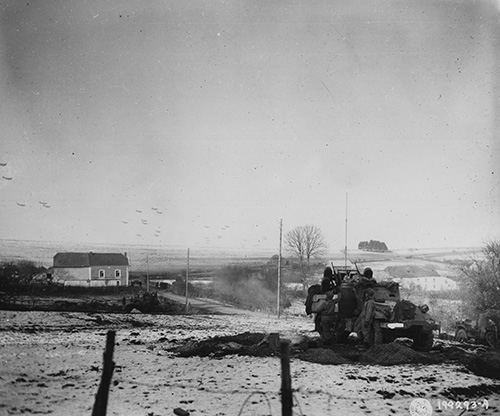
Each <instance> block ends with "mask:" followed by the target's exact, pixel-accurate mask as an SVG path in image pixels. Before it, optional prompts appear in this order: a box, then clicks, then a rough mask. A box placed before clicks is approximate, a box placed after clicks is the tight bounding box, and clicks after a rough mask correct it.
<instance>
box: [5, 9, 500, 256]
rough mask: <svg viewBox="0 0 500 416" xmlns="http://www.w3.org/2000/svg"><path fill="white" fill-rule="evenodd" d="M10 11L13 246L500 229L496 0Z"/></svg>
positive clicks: (274, 241)
mask: <svg viewBox="0 0 500 416" xmlns="http://www.w3.org/2000/svg"><path fill="white" fill-rule="evenodd" d="M0 5H1V9H0V13H1V14H0V19H1V20H0V29H1V30H0V97H1V100H0V138H1V139H0V162H1V163H2V164H4V163H7V165H6V166H3V167H0V176H2V178H1V179H0V214H1V217H0V238H9V239H10V238H14V239H33V240H51V241H52V240H58V241H60V240H68V241H77V242H103V243H140V244H158V245H164V246H167V245H177V246H186V247H187V246H191V247H202V246H205V247H236V248H248V249H256V248H273V247H277V246H278V238H279V219H280V218H283V221H284V231H285V232H286V231H288V230H290V229H291V228H293V227H295V226H297V225H303V224H314V225H317V226H318V227H319V228H320V229H321V230H322V232H323V234H324V235H325V237H326V239H327V241H328V243H329V246H330V248H331V250H332V251H333V250H336V249H338V248H342V247H343V245H344V221H345V218H344V216H345V196H346V192H348V194H349V204H348V206H349V245H350V246H355V245H357V243H358V241H360V240H366V239H378V240H383V241H385V242H386V243H387V244H388V246H389V247H390V248H407V247H450V246H457V247H459V246H477V245H481V244H483V243H484V242H485V241H488V240H490V239H492V238H500V172H499V171H498V166H500V143H499V140H500V139H499V127H500V123H499V117H500V116H499V114H500V113H499V106H498V104H499V82H498V81H499V74H500V71H499V69H500V68H499V64H500V57H499V53H500V14H499V9H498V7H497V3H495V2H494V1H482V2H481V1H475V2H472V1H445V0H443V1H419V2H407V1H392V2H391V1H370V2H367V1H364V0H363V1H359V2H356V1H348V2H347V1H345V2H340V1H332V0H325V1H312V2H311V1H302V2H300V1H296V2H292V1H212V0H210V1H190V2H179V1H171V2H169V1H163V0H162V1H148V2H143V1H131V0H128V1H120V2H113V1H104V0H94V1H77V0H60V1H59V0H53V1H49V0H43V1H42V0H28V1H24V2H21V1H18V0H11V1H5V0H2V1H1V2H0ZM5 178H12V179H5ZM40 202H45V203H46V204H45V205H46V206H44V205H42V204H41V203H40ZM21 205H25V206H21ZM48 206H50V208H49V207H48ZM153 208H155V209H153ZM136 210H139V211H142V212H137V211H136ZM125 222H126V223H125Z"/></svg>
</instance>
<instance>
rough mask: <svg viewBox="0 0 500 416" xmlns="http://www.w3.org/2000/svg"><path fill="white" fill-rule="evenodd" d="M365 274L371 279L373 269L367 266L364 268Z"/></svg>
mask: <svg viewBox="0 0 500 416" xmlns="http://www.w3.org/2000/svg"><path fill="white" fill-rule="evenodd" d="M363 276H365V277H368V278H369V279H371V278H372V277H373V270H372V269H370V268H369V267H366V268H365V269H364V270H363Z"/></svg>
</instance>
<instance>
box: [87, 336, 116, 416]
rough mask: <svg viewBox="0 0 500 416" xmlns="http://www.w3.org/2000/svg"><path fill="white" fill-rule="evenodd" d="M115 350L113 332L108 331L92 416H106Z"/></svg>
mask: <svg viewBox="0 0 500 416" xmlns="http://www.w3.org/2000/svg"><path fill="white" fill-rule="evenodd" d="M114 349H115V331H108V333H107V334H106V349H105V350H104V354H103V366H102V376H101V383H100V384H99V389H98V390H97V394H96V396H95V401H94V408H93V409H92V416H106V409H107V407H108V393H109V386H110V384H111V378H112V377H113V370H114V369H115V363H114V361H113V351H114Z"/></svg>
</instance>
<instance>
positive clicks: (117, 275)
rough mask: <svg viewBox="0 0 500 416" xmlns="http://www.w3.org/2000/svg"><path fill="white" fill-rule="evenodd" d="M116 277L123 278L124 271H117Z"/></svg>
mask: <svg viewBox="0 0 500 416" xmlns="http://www.w3.org/2000/svg"><path fill="white" fill-rule="evenodd" d="M115 277H117V278H118V277H122V271H121V270H120V269H116V270H115Z"/></svg>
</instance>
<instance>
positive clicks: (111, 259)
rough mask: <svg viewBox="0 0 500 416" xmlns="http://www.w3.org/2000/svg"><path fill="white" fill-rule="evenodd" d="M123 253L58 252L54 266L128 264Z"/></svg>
mask: <svg viewBox="0 0 500 416" xmlns="http://www.w3.org/2000/svg"><path fill="white" fill-rule="evenodd" d="M128 265H129V263H128V258H127V256H126V255H125V254H122V253H92V252H90V253H57V254H56V255H55V256H54V267H90V266H128Z"/></svg>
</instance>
